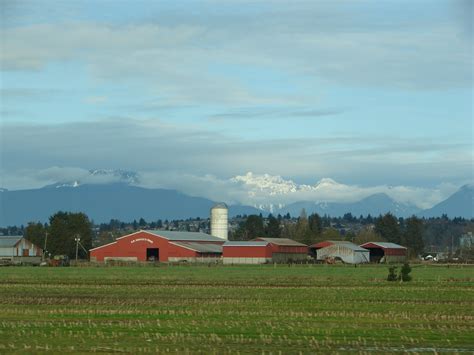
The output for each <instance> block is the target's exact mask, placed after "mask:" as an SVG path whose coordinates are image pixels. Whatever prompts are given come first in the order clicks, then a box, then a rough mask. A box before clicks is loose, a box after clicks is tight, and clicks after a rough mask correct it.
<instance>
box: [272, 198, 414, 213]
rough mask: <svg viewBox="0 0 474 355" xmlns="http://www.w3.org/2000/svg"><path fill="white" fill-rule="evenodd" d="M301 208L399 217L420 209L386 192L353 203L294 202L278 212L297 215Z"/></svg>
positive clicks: (308, 211) (311, 211)
mask: <svg viewBox="0 0 474 355" xmlns="http://www.w3.org/2000/svg"><path fill="white" fill-rule="evenodd" d="M303 208H304V209H305V210H306V213H307V214H311V213H318V214H319V215H325V214H326V215H328V216H343V215H344V214H345V213H348V212H350V213H351V214H352V215H353V216H355V217H359V216H360V215H363V216H367V215H368V214H370V215H371V216H378V215H379V214H385V213H387V212H391V213H392V214H394V215H396V216H399V217H408V216H412V215H414V214H417V213H419V212H420V209H419V208H418V207H416V206H413V205H408V204H401V203H398V202H396V201H394V200H393V199H391V198H390V197H389V196H387V195H386V194H384V193H378V194H374V195H371V196H368V197H366V198H364V199H362V200H360V201H357V202H353V203H337V202H295V203H292V204H290V205H288V206H286V207H284V208H281V209H279V211H278V213H287V212H289V213H290V214H291V215H292V216H293V215H295V216H298V215H299V214H300V212H301V210H302V209H303Z"/></svg>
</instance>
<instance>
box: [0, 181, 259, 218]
mask: <svg viewBox="0 0 474 355" xmlns="http://www.w3.org/2000/svg"><path fill="white" fill-rule="evenodd" d="M214 203H215V202H213V201H211V200H208V199H205V198H201V197H192V196H188V195H185V194H182V193H180V192H178V191H175V190H165V189H145V188H142V187H137V186H132V185H128V184H126V183H110V184H97V185H79V184H74V183H73V184H57V185H51V186H46V187H43V188H40V189H33V190H17V191H5V190H3V191H2V192H0V226H9V225H21V224H26V223H28V222H30V221H40V222H47V221H48V218H49V216H51V215H52V214H54V213H55V212H57V211H59V210H62V211H71V212H84V213H86V214H87V215H88V216H89V217H90V218H91V219H93V220H94V222H96V223H101V222H108V221H110V219H112V218H113V219H119V220H121V221H133V220H134V219H137V220H138V219H139V218H141V217H143V218H144V219H145V220H147V221H156V220H158V219H162V220H165V219H169V220H170V219H186V218H190V217H201V218H207V217H209V214H210V209H211V207H212V206H213V205H214ZM260 212H261V211H259V210H257V209H256V208H254V207H250V206H239V205H237V206H230V210H229V214H230V215H236V214H243V213H245V214H253V213H260Z"/></svg>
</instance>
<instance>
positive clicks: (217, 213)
mask: <svg viewBox="0 0 474 355" xmlns="http://www.w3.org/2000/svg"><path fill="white" fill-rule="evenodd" d="M228 217H229V209H228V208H227V205H226V204H225V203H218V204H217V205H215V206H214V207H212V208H211V235H213V236H214V237H218V238H222V239H225V240H227V237H228Z"/></svg>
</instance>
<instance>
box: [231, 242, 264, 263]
mask: <svg viewBox="0 0 474 355" xmlns="http://www.w3.org/2000/svg"><path fill="white" fill-rule="evenodd" d="M222 261H223V263H224V264H265V263H270V262H272V245H271V244H270V243H269V242H265V241H243V242H226V243H225V244H224V245H223V246H222Z"/></svg>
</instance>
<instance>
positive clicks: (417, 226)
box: [402, 216, 425, 257]
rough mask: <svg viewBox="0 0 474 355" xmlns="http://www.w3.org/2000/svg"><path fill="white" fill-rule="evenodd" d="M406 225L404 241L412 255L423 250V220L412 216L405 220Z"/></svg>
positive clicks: (414, 255)
mask: <svg viewBox="0 0 474 355" xmlns="http://www.w3.org/2000/svg"><path fill="white" fill-rule="evenodd" d="M405 224H406V227H405V231H404V233H403V238H402V242H403V244H404V245H405V246H406V247H408V249H409V251H410V254H411V256H412V257H416V256H417V255H419V254H421V253H422V252H423V249H424V247H425V245H424V243H423V221H422V220H421V219H419V218H417V217H415V216H413V217H410V218H408V219H407V220H406V222H405Z"/></svg>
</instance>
